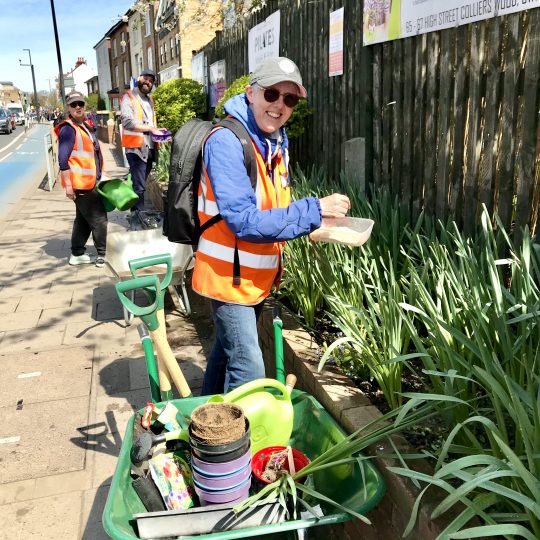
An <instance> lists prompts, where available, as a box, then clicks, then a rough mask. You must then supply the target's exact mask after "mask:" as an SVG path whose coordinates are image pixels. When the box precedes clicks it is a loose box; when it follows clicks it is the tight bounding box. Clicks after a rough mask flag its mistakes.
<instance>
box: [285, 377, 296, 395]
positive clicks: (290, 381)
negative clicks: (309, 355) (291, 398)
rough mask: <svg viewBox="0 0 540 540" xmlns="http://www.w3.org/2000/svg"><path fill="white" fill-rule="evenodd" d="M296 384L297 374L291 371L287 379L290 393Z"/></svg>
mask: <svg viewBox="0 0 540 540" xmlns="http://www.w3.org/2000/svg"><path fill="white" fill-rule="evenodd" d="M295 384H296V375H293V374H292V373H289V374H288V375H287V378H286V379H285V388H286V390H287V392H289V394H290V393H291V392H292V389H293V388H294V385H295Z"/></svg>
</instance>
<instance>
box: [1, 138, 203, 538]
mask: <svg viewBox="0 0 540 540" xmlns="http://www.w3.org/2000/svg"><path fill="white" fill-rule="evenodd" d="M102 150H103V153H104V159H105V170H106V171H107V172H108V173H109V174H110V175H111V176H116V175H118V174H122V173H125V172H126V169H125V168H124V167H123V163H122V161H121V159H118V156H117V152H116V149H115V148H113V147H111V146H109V145H106V144H104V145H102ZM44 172H45V171H43V173H44ZM40 178H43V175H41V177H40ZM40 178H36V185H35V186H33V187H32V189H31V190H30V191H29V192H28V193H27V194H26V195H25V196H23V197H22V199H21V201H20V202H19V203H18V204H17V205H16V206H15V208H13V210H12V211H11V213H10V215H9V216H8V217H7V218H6V219H4V220H3V221H1V222H0V270H1V276H2V277H1V278H0V387H1V388H2V391H1V392H0V414H1V415H2V416H1V417H2V420H3V421H2V423H1V424H0V513H1V515H2V516H3V519H2V527H0V539H6V540H7V539H10V540H15V539H24V540H30V539H33V538H36V539H38V538H39V539H40V540H42V539H49V538H50V539H55V540H71V539H73V540H75V539H84V540H100V539H105V538H107V536H106V534H105V532H104V531H103V529H102V526H101V514H102V511H103V506H104V504H105V500H106V497H107V493H108V488H109V484H110V481H111V477H112V474H113V472H114V468H115V465H116V457H117V455H118V453H119V450H120V447H121V441H122V437H123V434H124V429H125V425H126V423H127V421H128V419H129V418H130V416H131V415H132V414H133V411H134V410H136V409H139V408H141V407H142V406H144V404H145V403H146V402H147V401H148V400H149V399H150V392H149V388H148V379H147V374H146V367H145V361H144V355H143V351H142V347H141V346H140V343H139V336H138V332H137V324H133V325H132V326H127V325H126V324H125V322H124V320H123V316H122V310H121V306H120V302H119V300H118V298H117V297H116V293H115V291H114V287H113V285H114V282H115V280H114V279H113V278H112V273H111V272H110V270H108V269H107V267H105V268H101V269H98V268H95V267H94V266H93V265H88V266H79V267H71V266H69V265H68V264H67V259H68V257H69V252H70V235H71V225H72V221H73V217H74V206H73V203H72V202H71V201H70V200H69V199H67V198H66V197H65V195H64V191H63V189H62V188H61V187H60V186H59V185H58V184H57V185H56V186H55V188H54V189H53V191H52V192H48V191H46V190H44V189H42V188H41V187H39V186H38V182H39V180H40ZM109 220H110V222H109V232H113V231H123V230H126V228H127V220H126V217H125V213H121V212H112V213H110V214H109ZM88 246H89V249H88V251H89V253H95V250H94V248H93V246H92V242H91V240H90V241H89V243H88ZM193 302H194V304H193V305H192V308H193V311H194V314H193V315H192V317H190V318H189V319H186V318H184V317H182V316H180V315H179V313H178V312H177V311H176V310H175V309H174V305H173V304H172V303H171V302H170V299H169V304H168V306H167V308H166V311H167V325H168V335H169V339H170V341H171V343H172V344H173V348H174V351H175V354H176V357H177V358H178V359H186V360H189V361H190V362H189V370H187V373H186V376H187V378H188V381H189V382H190V384H191V386H192V390H193V391H194V393H195V394H198V389H199V388H200V384H201V382H202V374H203V369H204V357H205V356H204V353H203V349H205V348H207V347H208V344H209V343H210V332H211V329H210V328H211V325H210V323H209V321H208V320H207V315H206V314H205V311H204V310H203V309H200V310H199V308H198V305H197V299H195V298H194V299H193Z"/></svg>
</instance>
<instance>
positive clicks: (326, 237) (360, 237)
mask: <svg viewBox="0 0 540 540" xmlns="http://www.w3.org/2000/svg"><path fill="white" fill-rule="evenodd" d="M374 224H375V222H374V221H373V220H372V219H365V218H355V217H344V218H324V219H323V222H322V225H321V227H319V228H318V229H317V230H315V231H313V232H312V233H311V234H310V235H309V237H310V238H311V240H313V241H314V242H330V243H333V244H344V245H347V246H355V247H358V246H361V245H362V244H364V243H365V242H367V240H368V239H369V237H370V236H371V230H372V229H373V225H374Z"/></svg>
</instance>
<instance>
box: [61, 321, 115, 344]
mask: <svg viewBox="0 0 540 540" xmlns="http://www.w3.org/2000/svg"><path fill="white" fill-rule="evenodd" d="M125 339H126V329H125V327H124V325H123V324H120V323H119V322H118V321H92V322H89V323H85V322H76V323H69V324H67V325H66V334H65V337H64V341H63V344H64V345H81V344H88V343H92V344H94V343H97V344H100V346H101V347H104V346H108V345H109V344H113V343H119V344H123V343H124V341H125Z"/></svg>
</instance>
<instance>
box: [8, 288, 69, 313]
mask: <svg viewBox="0 0 540 540" xmlns="http://www.w3.org/2000/svg"><path fill="white" fill-rule="evenodd" d="M72 297H73V291H66V292H64V293H57V294H41V295H39V296H38V295H31V296H24V297H23V298H22V299H21V301H20V303H19V305H18V306H17V311H33V310H34V309H50V308H60V307H69V306H70V305H71V299H72Z"/></svg>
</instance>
